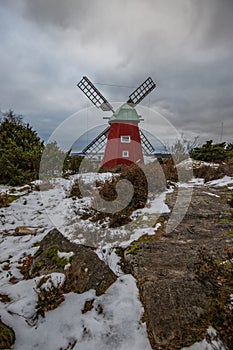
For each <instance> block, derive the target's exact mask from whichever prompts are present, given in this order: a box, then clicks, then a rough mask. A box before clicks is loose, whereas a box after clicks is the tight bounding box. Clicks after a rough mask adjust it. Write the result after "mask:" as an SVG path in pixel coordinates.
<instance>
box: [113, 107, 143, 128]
mask: <svg viewBox="0 0 233 350" xmlns="http://www.w3.org/2000/svg"><path fill="white" fill-rule="evenodd" d="M140 120H141V116H140V115H139V114H138V113H137V111H136V109H135V108H134V107H132V106H130V105H129V104H128V103H124V104H123V105H122V106H121V107H120V108H118V109H117V110H116V112H114V113H113V115H112V117H111V118H110V119H109V123H111V122H115V121H123V122H138V123H139V122H140Z"/></svg>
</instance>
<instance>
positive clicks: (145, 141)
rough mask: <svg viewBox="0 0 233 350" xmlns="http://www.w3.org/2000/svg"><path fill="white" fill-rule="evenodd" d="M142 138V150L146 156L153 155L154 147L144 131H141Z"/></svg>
mask: <svg viewBox="0 0 233 350" xmlns="http://www.w3.org/2000/svg"><path fill="white" fill-rule="evenodd" d="M139 133H140V138H141V142H142V148H143V151H144V152H145V154H146V155H151V154H152V153H154V152H155V149H154V147H153V146H152V144H151V142H150V141H149V140H148V138H147V137H146V135H145V134H144V132H143V131H142V129H140V130H139Z"/></svg>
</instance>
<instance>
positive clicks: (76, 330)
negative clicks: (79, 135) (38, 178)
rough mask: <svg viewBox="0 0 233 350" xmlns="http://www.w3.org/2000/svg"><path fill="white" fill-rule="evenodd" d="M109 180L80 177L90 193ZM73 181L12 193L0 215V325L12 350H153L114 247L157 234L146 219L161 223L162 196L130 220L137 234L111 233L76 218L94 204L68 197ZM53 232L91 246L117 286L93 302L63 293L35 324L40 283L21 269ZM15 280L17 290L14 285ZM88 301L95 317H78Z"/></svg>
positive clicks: (200, 348) (201, 349)
mask: <svg viewBox="0 0 233 350" xmlns="http://www.w3.org/2000/svg"><path fill="white" fill-rule="evenodd" d="M111 176H112V175H111V174H109V173H107V174H93V173H92V174H86V175H82V180H83V181H84V182H85V183H86V184H90V186H92V185H93V184H94V183H95V181H96V180H97V179H100V180H105V179H110V178H111ZM75 178H77V177H71V178H70V179H68V180H65V179H56V180H54V188H52V189H50V190H47V191H44V192H38V191H32V192H29V193H27V190H25V191H23V192H22V189H19V188H16V193H17V194H20V195H21V197H19V198H18V199H17V200H15V201H13V202H12V203H11V205H10V206H9V207H6V208H1V209H0V253H1V255H0V295H8V296H9V298H10V299H11V300H10V302H8V303H3V302H0V315H1V318H2V321H3V322H5V323H6V324H7V325H9V326H11V327H12V328H13V329H14V331H15V333H16V342H15V346H14V350H31V349H38V350H42V349H43V350H44V349H47V350H59V349H62V350H63V349H64V350H65V349H66V350H68V349H74V350H86V349H87V350H92V349H96V350H99V349H101V350H102V349H104V350H105V349H117V350H127V349H135V350H141V349H144V350H147V349H148V350H149V349H151V347H150V344H149V341H148V338H147V333H146V326H145V324H144V323H142V321H141V316H142V314H143V308H142V305H141V303H140V301H139V295H138V289H137V286H136V282H135V280H134V278H133V277H132V276H131V275H124V274H123V273H122V271H121V269H120V267H119V265H118V261H119V257H118V256H117V255H116V254H115V251H114V247H115V246H117V245H118V246H119V245H121V246H123V247H126V246H127V245H129V244H130V243H131V242H132V241H133V240H135V239H137V238H139V237H140V236H141V235H143V234H145V233H147V234H150V235H151V234H156V230H157V229H158V228H159V224H158V225H156V227H152V225H151V226H150V218H151V215H155V217H159V215H160V214H161V213H164V212H166V213H167V212H169V209H168V207H167V206H166V204H165V203H164V200H165V195H166V193H165V192H164V193H162V194H161V195H159V196H158V197H157V198H155V199H154V200H153V201H151V202H150V203H148V206H147V207H146V208H144V209H142V210H139V211H136V212H135V213H134V214H133V219H134V220H135V222H136V223H138V227H137V229H134V230H131V228H130V225H128V226H126V227H122V228H117V229H109V228H106V227H102V226H101V225H100V224H99V223H93V222H91V221H90V220H81V219H80V216H81V215H82V213H83V211H84V210H85V209H86V208H87V207H88V206H89V205H90V201H91V199H90V198H88V197H86V198H83V199H78V198H77V199H72V198H70V197H69V196H68V194H69V190H70V188H71V186H72V184H73V182H74V181H75ZM199 184H203V182H202V181H201V180H195V181H193V182H190V183H189V184H186V186H193V185H194V186H196V185H199ZM208 185H210V184H208V183H207V184H206V186H207V189H208ZM211 185H214V186H218V185H219V186H225V185H229V186H230V185H233V179H232V178H224V179H222V180H216V181H215V182H212V183H211ZM180 186H185V185H184V184H182V185H181V184H180ZM10 190H11V188H10V187H6V186H5V187H0V192H6V193H7V192H9V191H10ZM170 191H171V190H170ZM156 215H157V216H156ZM17 226H30V227H31V230H32V231H33V232H35V233H36V234H32V235H26V236H14V235H13V233H14V230H15V228H16V227H17ZM30 227H29V228H30ZM54 227H57V228H58V229H59V230H60V231H61V232H62V233H63V234H64V235H65V236H66V237H68V238H69V239H70V240H72V241H74V242H76V243H85V244H92V245H93V246H94V247H95V249H96V250H95V251H96V253H97V254H98V256H99V257H100V258H101V259H103V260H104V261H105V262H106V263H107V264H108V265H109V267H110V268H111V269H112V270H113V271H114V272H115V273H116V274H117V276H118V279H117V281H116V282H115V283H114V284H113V285H112V286H111V287H110V288H109V289H108V290H107V291H106V293H105V294H104V295H102V296H96V295H95V291H94V290H90V291H88V292H86V293H83V294H76V293H69V294H66V295H65V300H64V301H63V302H62V303H61V304H60V305H59V307H57V309H55V310H52V311H49V312H47V313H46V316H45V318H39V319H38V320H37V321H36V322H35V320H34V316H35V306H36V303H37V292H36V284H37V282H38V277H37V278H34V279H29V280H24V279H23V276H22V275H21V273H20V271H19V269H18V268H19V267H20V266H21V265H20V262H21V261H22V260H23V259H24V258H25V256H27V255H29V254H34V253H35V252H36V250H37V249H38V247H34V244H35V243H36V242H38V241H40V240H41V239H42V238H43V237H44V236H45V235H46V234H47V233H48V232H49V231H50V230H51V229H52V228H54ZM12 277H14V278H16V279H17V280H18V283H16V284H13V283H11V282H10V279H11V278H12ZM51 278H59V280H60V281H61V283H62V276H58V275H56V274H55V276H51ZM47 287H48V285H47ZM47 287H46V288H47ZM92 299H94V303H93V308H92V310H91V311H88V312H87V313H85V314H84V313H82V309H83V307H84V304H85V301H87V300H92ZM208 346H209V345H208V344H206V343H205V342H204V341H203V342H202V343H199V344H195V345H194V346H193V347H190V350H206V349H211V347H209V348H208Z"/></svg>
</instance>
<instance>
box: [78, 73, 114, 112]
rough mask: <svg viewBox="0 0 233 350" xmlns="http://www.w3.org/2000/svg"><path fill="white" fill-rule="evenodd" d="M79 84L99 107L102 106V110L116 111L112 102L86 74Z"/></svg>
mask: <svg viewBox="0 0 233 350" xmlns="http://www.w3.org/2000/svg"><path fill="white" fill-rule="evenodd" d="M77 86H78V87H79V89H80V90H82V91H83V93H84V94H85V95H86V96H87V97H88V98H89V100H91V102H92V103H93V104H94V105H95V106H96V107H97V108H101V109H102V111H112V112H113V113H114V109H113V107H112V106H111V104H110V103H109V102H108V101H107V100H106V98H105V97H104V96H103V95H102V94H101V92H100V91H99V90H98V89H97V88H96V87H95V86H94V85H93V84H92V82H91V81H90V80H89V79H88V78H87V77H86V76H84V77H83V78H82V80H80V82H79V83H78V84H77Z"/></svg>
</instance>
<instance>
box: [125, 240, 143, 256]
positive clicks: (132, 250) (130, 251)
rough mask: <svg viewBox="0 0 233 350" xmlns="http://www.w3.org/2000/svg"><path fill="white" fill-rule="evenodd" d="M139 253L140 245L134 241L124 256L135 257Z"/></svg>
mask: <svg viewBox="0 0 233 350" xmlns="http://www.w3.org/2000/svg"><path fill="white" fill-rule="evenodd" d="M139 251H140V243H139V242H138V241H134V242H132V243H131V244H130V246H128V248H126V250H125V253H126V255H128V254H131V255H136V254H137V253H138V252H139Z"/></svg>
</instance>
